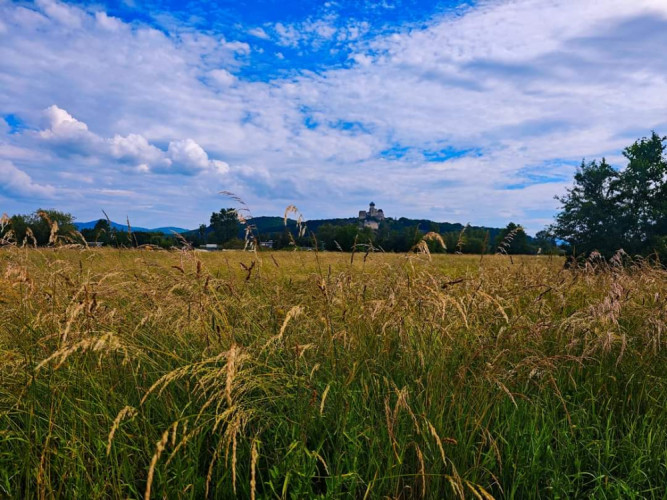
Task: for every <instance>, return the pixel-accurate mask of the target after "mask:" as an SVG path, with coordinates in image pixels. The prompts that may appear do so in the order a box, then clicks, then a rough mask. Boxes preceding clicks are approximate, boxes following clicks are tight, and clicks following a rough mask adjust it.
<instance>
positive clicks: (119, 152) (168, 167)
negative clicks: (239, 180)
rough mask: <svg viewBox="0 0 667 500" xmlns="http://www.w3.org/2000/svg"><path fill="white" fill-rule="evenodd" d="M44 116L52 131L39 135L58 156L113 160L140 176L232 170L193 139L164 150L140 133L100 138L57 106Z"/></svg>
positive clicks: (40, 132)
mask: <svg viewBox="0 0 667 500" xmlns="http://www.w3.org/2000/svg"><path fill="white" fill-rule="evenodd" d="M44 114H45V116H46V117H47V118H48V122H49V128H47V129H45V130H41V131H39V132H38V133H37V136H38V137H39V138H40V139H42V140H43V141H45V142H47V143H48V144H50V145H53V146H54V150H55V151H56V152H57V153H59V154H63V153H65V154H67V155H80V156H89V157H95V158H111V159H114V160H118V161H119V162H121V163H123V164H126V165H129V166H131V168H132V169H133V170H135V171H136V172H139V173H149V172H153V173H160V174H182V175H196V174H198V173H200V172H203V171H206V170H209V171H212V172H215V173H218V174H224V173H227V171H228V170H229V167H228V165H227V164H226V163H225V162H223V161H220V160H211V159H210V158H209V157H208V154H207V153H206V151H204V149H203V148H202V147H201V146H200V145H199V144H197V143H196V142H195V141H194V140H193V139H182V140H175V141H170V142H169V145H168V147H167V150H166V151H164V150H162V149H160V148H158V147H156V146H154V145H153V144H151V143H150V142H149V141H148V139H146V138H145V137H144V136H142V135H140V134H128V135H127V136H121V135H118V134H115V135H114V136H113V137H110V138H104V137H100V136H98V135H97V134H94V133H93V132H91V131H90V130H88V126H87V125H86V124H85V123H83V122H82V121H79V120H77V119H76V118H74V117H73V116H72V115H70V114H69V113H68V112H67V111H65V110H64V109H61V108H59V107H58V106H56V105H52V106H49V107H48V108H47V109H46V110H44ZM64 145H65V146H66V148H63V146H64Z"/></svg>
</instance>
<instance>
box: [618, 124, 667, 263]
mask: <svg viewBox="0 0 667 500" xmlns="http://www.w3.org/2000/svg"><path fill="white" fill-rule="evenodd" d="M666 140H667V137H660V136H659V135H658V134H656V133H655V132H653V133H652V134H651V137H650V138H646V137H645V138H642V139H640V140H638V141H635V143H634V144H633V145H632V146H630V147H628V148H626V149H625V150H624V151H623V156H625V158H627V160H628V166H627V167H626V168H625V170H624V171H623V172H622V173H621V175H620V178H619V182H618V185H617V189H618V192H619V194H618V200H619V202H620V204H621V206H622V216H621V218H620V219H621V224H622V226H623V228H624V229H625V239H626V241H625V246H626V248H625V250H626V251H632V252H642V251H643V250H645V249H648V248H652V247H654V246H655V245H656V243H657V241H658V240H659V239H660V237H661V236H665V234H667V158H666V156H665V145H664V144H663V142H665V141H666Z"/></svg>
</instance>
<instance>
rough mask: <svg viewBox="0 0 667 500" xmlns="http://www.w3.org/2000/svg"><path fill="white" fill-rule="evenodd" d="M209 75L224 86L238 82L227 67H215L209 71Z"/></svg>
mask: <svg viewBox="0 0 667 500" xmlns="http://www.w3.org/2000/svg"><path fill="white" fill-rule="evenodd" d="M208 76H209V77H211V79H212V80H213V81H214V82H215V83H217V84H218V85H220V86H222V87H228V86H229V85H233V84H234V82H236V77H235V76H234V75H232V74H231V73H230V72H229V71H227V70H226V69H214V70H213V71H209V73H208Z"/></svg>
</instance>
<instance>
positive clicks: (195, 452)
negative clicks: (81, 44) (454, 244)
mask: <svg viewBox="0 0 667 500" xmlns="http://www.w3.org/2000/svg"><path fill="white" fill-rule="evenodd" d="M563 263H564V260H563V259H562V258H557V257H548V256H513V257H512V258H511V259H510V257H509V256H507V255H487V256H483V257H480V256H479V255H478V256H469V255H466V256H463V255H451V254H449V255H432V256H429V255H423V254H408V255H406V254H383V253H369V254H364V253H356V254H349V253H347V254H344V253H334V252H320V253H317V252H259V253H253V252H241V251H239V252H215V253H203V252H192V251H151V250H148V249H144V250H128V249H125V250H114V249H90V250H87V249H72V248H70V249H66V248H62V249H58V248H55V249H54V248H45V249H27V248H16V247H9V248H4V249H1V250H0V497H8V498H54V497H65V498H119V499H120V498H188V499H190V498H192V499H195V498H290V499H292V498H360V499H361V498H434V499H435V498H476V499H488V498H491V497H494V498H521V499H526V498H584V497H586V498H587V497H592V498H652V499H653V498H656V499H657V498H667V493H666V491H667V489H666V485H667V271H665V269H663V268H660V267H657V266H655V265H651V264H649V263H647V262H636V263H634V264H628V263H627V262H625V263H624V262H622V259H621V258H620V257H619V258H616V259H612V260H611V261H609V262H602V261H601V259H596V258H593V259H591V260H589V261H587V262H585V263H584V264H583V266H582V267H581V268H576V269H564V266H563Z"/></svg>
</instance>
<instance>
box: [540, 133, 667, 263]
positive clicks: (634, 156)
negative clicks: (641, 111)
mask: <svg viewBox="0 0 667 500" xmlns="http://www.w3.org/2000/svg"><path fill="white" fill-rule="evenodd" d="M665 141H667V137H660V136H659V135H658V134H656V133H655V132H653V133H652V135H651V137H650V138H643V139H639V140H637V141H635V143H634V144H633V145H632V146H630V147H628V148H626V149H625V150H624V151H623V155H624V156H625V158H626V159H627V160H628V165H627V166H626V168H625V169H624V170H621V171H617V170H615V169H614V168H612V167H611V166H610V165H609V164H608V163H607V162H606V160H605V159H604V158H603V159H602V161H601V162H599V163H598V162H597V161H595V160H593V161H591V162H588V163H586V162H585V161H582V163H581V167H580V168H579V170H578V172H577V173H576V175H575V177H574V187H573V188H572V189H570V190H569V191H568V193H567V194H566V195H565V196H563V197H562V198H558V199H559V200H560V201H561V203H562V211H561V213H560V214H559V215H558V217H557V219H556V222H555V224H554V225H553V226H552V227H551V233H552V234H553V236H555V237H556V238H559V239H561V240H564V241H565V242H566V243H568V244H569V246H570V249H571V250H572V252H578V253H579V254H583V255H589V254H590V253H591V252H593V251H597V252H600V253H601V254H603V255H605V256H607V257H610V256H611V255H613V254H614V252H616V251H617V250H619V249H623V250H624V251H626V252H627V253H630V254H632V255H635V254H639V255H649V254H651V253H655V254H657V255H659V256H661V257H662V259H663V260H667V155H666V154H665V148H666V146H665V144H664V143H665Z"/></svg>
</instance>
